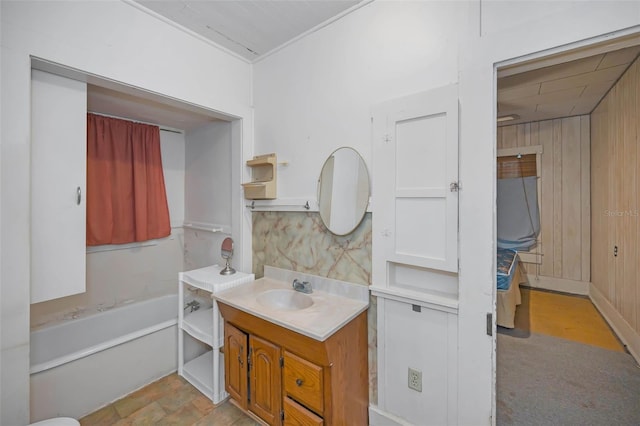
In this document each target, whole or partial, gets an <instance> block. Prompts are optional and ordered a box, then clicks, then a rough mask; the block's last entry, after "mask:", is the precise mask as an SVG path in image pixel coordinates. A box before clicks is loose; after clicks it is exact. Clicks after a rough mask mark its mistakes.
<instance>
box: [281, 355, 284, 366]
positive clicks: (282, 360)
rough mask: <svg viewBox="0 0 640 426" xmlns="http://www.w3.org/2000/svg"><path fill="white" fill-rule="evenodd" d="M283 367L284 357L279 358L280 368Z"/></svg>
mask: <svg viewBox="0 0 640 426" xmlns="http://www.w3.org/2000/svg"><path fill="white" fill-rule="evenodd" d="M282 367H284V357H280V368H282Z"/></svg>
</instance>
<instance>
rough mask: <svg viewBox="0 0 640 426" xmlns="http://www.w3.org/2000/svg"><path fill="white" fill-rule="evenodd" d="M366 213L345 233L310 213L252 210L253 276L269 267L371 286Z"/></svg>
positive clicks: (373, 382) (372, 312) (371, 324)
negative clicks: (337, 232) (332, 227)
mask: <svg viewBox="0 0 640 426" xmlns="http://www.w3.org/2000/svg"><path fill="white" fill-rule="evenodd" d="M371 236H372V235H371V213H367V214H366V215H365V217H364V219H363V220H362V222H361V223H360V225H359V226H358V227H357V228H356V229H355V230H354V231H353V232H352V233H351V234H349V235H345V236H337V235H334V234H332V233H331V232H329V231H328V230H327V228H326V227H325V226H324V224H323V223H322V220H321V219H320V215H319V214H318V213H315V212H254V213H253V235H252V238H253V249H252V250H253V273H254V274H255V275H256V278H260V277H262V276H264V267H265V265H266V266H273V267H276V268H281V269H287V270H290V271H296V272H300V273H307V274H312V275H317V276H321V277H327V278H332V279H334V280H340V281H347V282H350V283H354V284H361V285H365V286H368V285H370V284H371ZM367 322H368V340H369V342H368V343H369V345H368V346H369V402H370V403H372V404H376V403H377V401H378V396H377V391H376V390H377V356H376V355H377V352H376V351H377V329H376V300H375V297H371V298H370V301H369V311H368V317H367Z"/></svg>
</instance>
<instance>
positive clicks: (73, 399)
mask: <svg viewBox="0 0 640 426" xmlns="http://www.w3.org/2000/svg"><path fill="white" fill-rule="evenodd" d="M177 313H178V296H177V295H168V296H162V297H158V298H155V299H150V300H146V301H142V302H137V303H131V304H128V305H124V306H121V307H117V308H113V309H110V310H106V311H103V312H99V313H96V314H94V315H91V316H87V317H83V318H78V319H74V320H68V321H65V322H63V323H61V324H56V325H53V326H49V327H45V328H42V329H38V330H35V331H32V332H31V343H30V358H31V368H30V373H31V375H30V380H31V396H30V403H31V421H32V422H35V421H39V420H42V419H45V418H49V417H58V416H68V417H74V418H80V417H82V416H84V415H86V414H89V413H91V412H93V411H95V410H97V409H99V408H101V407H102V406H104V405H107V404H109V403H111V402H113V401H115V400H117V399H119V398H120V397H122V396H124V395H127V394H128V393H131V392H132V391H134V390H136V389H138V388H140V387H142V386H144V385H146V384H148V383H150V382H152V381H154V380H156V379H158V378H160V377H163V376H165V375H167V374H169V373H171V372H173V371H175V370H176V367H177V363H178V361H177Z"/></svg>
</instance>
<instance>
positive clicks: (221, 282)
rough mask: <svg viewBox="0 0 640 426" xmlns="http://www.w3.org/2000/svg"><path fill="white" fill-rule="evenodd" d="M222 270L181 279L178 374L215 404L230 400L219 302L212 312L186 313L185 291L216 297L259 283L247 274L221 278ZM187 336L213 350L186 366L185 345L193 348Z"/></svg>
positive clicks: (189, 274) (186, 274) (209, 269)
mask: <svg viewBox="0 0 640 426" xmlns="http://www.w3.org/2000/svg"><path fill="white" fill-rule="evenodd" d="M221 270H222V268H221V267H220V266H218V265H212V266H207V267H205V268H200V269H194V270H192V271H186V272H180V274H179V275H178V281H179V283H178V374H179V375H181V376H182V377H184V378H185V379H186V380H188V381H189V382H190V383H191V384H193V385H194V386H195V387H196V389H198V390H199V391H200V392H202V393H203V394H204V395H205V396H207V398H209V399H211V400H212V401H213V403H214V404H217V403H219V402H220V401H222V400H223V399H225V398H226V397H227V393H226V392H225V390H224V368H222V369H221V368H220V367H221V363H220V359H221V358H222V355H221V353H220V348H221V346H222V344H223V342H224V333H223V321H222V318H221V317H220V312H219V311H218V304H217V302H216V301H215V300H214V301H213V306H212V307H211V308H209V309H205V308H202V309H199V310H197V311H194V312H185V309H184V308H185V292H186V290H185V287H188V286H189V287H195V288H197V289H200V290H204V291H206V292H209V293H212V294H213V293H215V292H218V291H222V290H226V289H228V288H231V287H235V286H237V285H240V284H244V283H249V282H251V281H253V280H254V279H255V276H254V275H253V274H245V273H243V272H236V273H235V274H233V275H220V271H221ZM187 294H188V293H187ZM185 333H186V334H188V335H190V336H191V337H193V338H195V339H196V340H198V341H200V342H201V343H204V344H206V345H208V346H210V347H211V350H210V351H208V352H206V353H205V354H203V355H201V356H199V357H197V358H196V359H193V360H191V361H188V362H185V361H186V360H185V345H188V344H191V345H192V344H193V342H191V343H190V342H188V341H187V339H185V336H184V334H185ZM188 349H189V348H188ZM186 352H187V353H189V352H190V351H186ZM191 353H193V352H191Z"/></svg>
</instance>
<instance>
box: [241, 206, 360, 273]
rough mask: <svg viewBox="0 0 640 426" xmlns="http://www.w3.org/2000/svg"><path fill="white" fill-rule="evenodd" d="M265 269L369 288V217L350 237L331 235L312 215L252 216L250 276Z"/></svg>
mask: <svg viewBox="0 0 640 426" xmlns="http://www.w3.org/2000/svg"><path fill="white" fill-rule="evenodd" d="M264 265H269V266H275V267H277V268H282V269H289V270H292V271H297V272H307V273H310V274H313V275H319V276H323V277H327V278H333V279H336V280H341V281H348V282H351V283H355V284H364V285H369V284H371V214H370V213H367V214H366V215H365V217H364V219H363V221H362V223H360V225H359V226H358V227H357V228H356V229H355V230H354V231H353V232H352V233H351V234H349V235H345V236H337V235H333V234H332V233H330V232H329V231H328V230H327V228H326V227H325V226H324V225H323V223H322V220H320V215H319V214H318V213H312V212H255V213H253V273H254V274H256V278H258V277H262V276H263V274H264Z"/></svg>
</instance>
